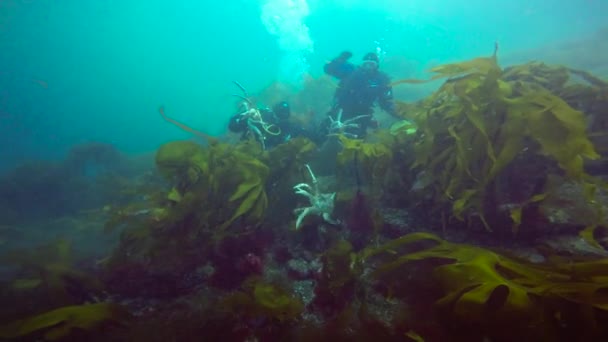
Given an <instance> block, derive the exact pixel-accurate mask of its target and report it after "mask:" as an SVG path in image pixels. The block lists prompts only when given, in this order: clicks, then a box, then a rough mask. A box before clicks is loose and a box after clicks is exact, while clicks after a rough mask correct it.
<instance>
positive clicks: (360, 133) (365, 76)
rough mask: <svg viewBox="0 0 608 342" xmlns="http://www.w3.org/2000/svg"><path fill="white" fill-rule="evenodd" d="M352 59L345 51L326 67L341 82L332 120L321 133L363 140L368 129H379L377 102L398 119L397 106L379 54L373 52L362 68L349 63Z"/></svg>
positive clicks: (325, 124) (327, 71) (335, 99)
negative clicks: (375, 116)
mask: <svg viewBox="0 0 608 342" xmlns="http://www.w3.org/2000/svg"><path fill="white" fill-rule="evenodd" d="M351 56H352V54H351V53H350V52H348V51H345V52H342V54H340V56H338V57H336V58H334V59H333V60H332V61H331V62H328V63H327V64H325V67H324V71H325V73H327V74H329V75H332V76H334V77H336V78H337V79H339V80H340V83H339V85H338V89H337V90H336V93H335V95H334V104H333V106H332V108H331V110H330V112H329V113H328V114H329V117H328V118H327V120H324V122H323V123H322V124H321V131H322V132H323V133H324V134H332V133H344V134H345V135H347V136H349V137H355V138H362V137H364V136H365V135H366V132H367V128H368V127H372V128H375V127H377V126H378V123H377V121H376V120H375V119H374V118H373V113H374V109H373V106H374V103H378V105H379V106H380V108H382V109H383V110H384V111H385V112H387V113H388V114H390V115H392V116H395V104H394V102H393V90H392V87H391V85H390V79H389V77H388V76H387V75H386V74H385V73H384V72H382V71H380V70H378V67H379V58H378V55H377V54H376V53H373V52H370V53H368V54H366V55H365V56H364V57H363V63H362V64H361V65H360V66H358V67H356V66H355V65H353V64H352V63H350V62H349V61H348V60H349V59H350V57H351Z"/></svg>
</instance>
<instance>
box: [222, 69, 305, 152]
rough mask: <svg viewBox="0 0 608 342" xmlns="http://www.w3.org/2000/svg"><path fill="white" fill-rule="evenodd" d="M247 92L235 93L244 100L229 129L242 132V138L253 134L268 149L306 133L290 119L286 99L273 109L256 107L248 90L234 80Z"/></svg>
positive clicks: (231, 120) (289, 110) (289, 109)
mask: <svg viewBox="0 0 608 342" xmlns="http://www.w3.org/2000/svg"><path fill="white" fill-rule="evenodd" d="M234 83H235V84H236V85H237V86H238V87H239V88H240V89H241V90H242V91H243V93H244V94H245V96H241V95H235V96H237V97H239V98H241V99H243V100H244V101H243V102H242V103H241V107H240V108H239V109H240V110H239V112H238V113H237V114H235V115H233V116H232V117H231V118H230V122H229V124H228V129H230V131H232V132H235V133H241V140H245V139H248V138H250V137H251V136H253V137H254V138H255V139H256V140H257V141H259V142H260V144H261V145H262V149H264V150H266V149H268V148H272V147H274V146H277V145H279V144H282V143H284V142H287V141H289V140H290V139H291V138H294V137H296V136H301V135H306V132H305V130H304V129H303V128H301V127H299V126H297V125H295V124H294V123H292V122H291V121H290V117H291V108H290V106H289V104H288V103H287V102H285V101H280V102H278V103H276V104H275V105H274V106H273V107H272V109H269V108H256V107H255V106H254V105H253V103H252V101H251V100H250V99H249V97H248V96H247V91H246V90H245V88H243V86H242V85H240V84H239V83H238V82H236V81H235V82H234Z"/></svg>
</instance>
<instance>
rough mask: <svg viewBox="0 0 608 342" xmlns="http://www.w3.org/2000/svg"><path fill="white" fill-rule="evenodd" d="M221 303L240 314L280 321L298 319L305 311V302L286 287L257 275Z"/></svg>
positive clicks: (227, 308) (231, 311) (223, 306)
mask: <svg viewBox="0 0 608 342" xmlns="http://www.w3.org/2000/svg"><path fill="white" fill-rule="evenodd" d="M220 305H221V307H222V309H223V310H224V311H228V312H230V313H231V314H236V315H238V316H245V317H249V318H260V317H266V318H269V319H272V320H277V321H280V322H284V321H293V320H297V319H298V318H299V317H300V315H301V314H302V312H303V311H304V305H303V303H302V302H301V301H300V300H299V299H298V298H296V297H294V296H293V295H292V294H291V293H290V292H289V291H287V290H286V289H285V288H283V287H282V286H279V285H277V284H272V283H268V282H266V281H264V280H262V279H259V278H257V277H253V278H250V279H248V280H247V281H245V282H244V284H243V286H242V290H241V291H237V292H235V293H232V294H230V295H228V296H226V297H225V298H224V299H223V300H222V301H220Z"/></svg>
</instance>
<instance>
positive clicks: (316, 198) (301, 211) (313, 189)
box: [293, 164, 340, 229]
mask: <svg viewBox="0 0 608 342" xmlns="http://www.w3.org/2000/svg"><path fill="white" fill-rule="evenodd" d="M306 168H307V169H308V173H309V174H310V178H311V179H312V186H311V185H309V184H308V183H300V184H297V185H295V186H294V187H293V189H294V190H295V193H296V194H299V195H302V196H306V197H307V198H308V201H309V202H310V207H302V208H296V209H295V210H294V211H293V212H294V214H297V215H298V219H297V220H296V229H299V228H300V225H301V224H302V221H303V220H304V218H305V217H306V216H308V215H318V216H321V217H322V218H323V220H325V222H327V223H330V224H339V223H340V222H339V221H337V220H334V219H332V218H331V214H332V212H333V211H334V200H335V198H336V193H335V192H332V193H327V194H324V193H320V192H319V189H318V184H317V178H316V177H315V174H314V173H313V172H312V170H311V168H310V166H309V165H308V164H306Z"/></svg>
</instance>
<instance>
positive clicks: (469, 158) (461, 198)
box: [396, 53, 599, 231]
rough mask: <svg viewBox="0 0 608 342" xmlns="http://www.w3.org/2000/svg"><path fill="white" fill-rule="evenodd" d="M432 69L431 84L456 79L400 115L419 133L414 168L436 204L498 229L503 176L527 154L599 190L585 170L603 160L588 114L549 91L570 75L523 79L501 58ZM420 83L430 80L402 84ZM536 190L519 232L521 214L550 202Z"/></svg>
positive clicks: (522, 201)
mask: <svg viewBox="0 0 608 342" xmlns="http://www.w3.org/2000/svg"><path fill="white" fill-rule="evenodd" d="M431 72H433V73H435V76H433V77H432V78H431V79H439V78H448V80H447V81H446V82H445V83H444V84H443V85H442V86H441V88H440V89H439V90H438V91H436V92H435V93H434V94H433V95H432V96H430V97H429V98H427V99H425V100H423V101H421V102H419V103H418V104H417V105H416V106H401V110H400V115H401V116H403V117H405V118H408V119H410V120H412V121H413V122H415V123H416V126H417V129H418V131H417V135H416V142H415V155H416V160H415V161H414V163H413V165H412V166H411V167H412V169H414V170H417V171H418V172H419V175H420V176H421V177H422V178H425V180H424V181H423V182H422V183H423V184H425V187H426V190H427V191H428V192H429V193H432V194H433V197H434V200H435V201H436V203H438V204H439V206H440V207H441V206H446V207H448V208H449V207H451V208H450V209H449V210H448V215H449V216H453V217H456V218H458V219H460V220H465V219H467V220H470V219H472V218H478V219H479V221H481V223H482V224H483V226H484V227H485V228H486V229H487V230H492V228H491V225H490V224H489V223H488V221H487V219H486V218H487V217H486V213H487V211H488V210H490V211H496V210H497V209H496V208H488V206H489V205H490V206H491V205H492V203H495V202H496V199H495V198H494V196H495V195H496V187H497V185H498V182H499V181H500V180H501V179H500V176H501V175H503V172H504V171H505V169H506V168H507V167H508V166H510V165H512V164H513V163H514V162H515V161H516V160H517V159H518V158H520V157H521V156H522V155H535V156H539V158H545V159H547V160H549V161H551V162H554V163H556V164H557V166H558V167H559V169H561V171H562V172H563V173H564V174H565V175H566V176H567V177H568V178H569V179H573V180H577V181H580V182H582V183H584V184H587V186H588V187H593V186H594V185H593V184H594V183H593V180H591V179H590V177H588V176H587V175H586V173H585V171H584V169H583V165H584V161H585V160H589V159H597V158H599V155H598V153H597V152H596V151H595V149H594V146H593V144H592V143H591V141H590V140H589V137H588V136H587V134H586V121H585V115H584V113H583V112H581V111H578V110H576V109H574V108H572V107H571V106H570V105H568V103H566V102H565V101H564V100H563V99H562V98H560V97H559V94H554V93H552V92H551V90H550V89H551V88H550V87H549V88H547V87H545V86H544V85H546V84H547V83H548V84H553V83H552V82H562V81H563V77H559V75H557V76H555V75H554V74H551V75H554V76H555V77H554V78H556V79H557V80H558V81H555V80H554V79H551V78H546V77H542V76H539V78H540V80H541V81H538V79H534V78H533V81H531V80H530V79H529V78H530V69H529V68H528V69H519V70H518V72H519V75H523V76H525V77H523V76H522V77H516V76H515V74H516V72H515V71H514V70H506V71H503V70H502V69H501V68H500V67H499V66H498V63H497V58H496V53H495V54H494V55H493V56H491V57H486V58H476V59H473V60H470V61H465V62H460V63H453V64H446V65H441V66H438V67H435V68H433V69H431ZM417 82H424V81H417V80H402V81H398V82H396V83H397V84H398V83H417ZM514 186H517V184H515V185H514ZM533 191H536V192H531V193H523V194H520V195H519V198H518V199H517V200H518V203H519V205H515V206H512V207H511V208H510V216H511V217H512V218H513V230H514V231H516V230H517V229H518V227H519V225H520V224H521V222H520V220H519V219H520V217H521V210H522V209H523V208H524V207H525V206H526V205H529V204H530V203H535V202H537V201H540V200H542V196H543V192H542V188H541V189H540V190H539V189H535V190H533ZM444 214H445V211H444ZM445 221H447V220H444V222H445Z"/></svg>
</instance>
